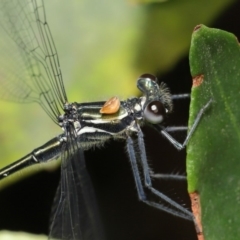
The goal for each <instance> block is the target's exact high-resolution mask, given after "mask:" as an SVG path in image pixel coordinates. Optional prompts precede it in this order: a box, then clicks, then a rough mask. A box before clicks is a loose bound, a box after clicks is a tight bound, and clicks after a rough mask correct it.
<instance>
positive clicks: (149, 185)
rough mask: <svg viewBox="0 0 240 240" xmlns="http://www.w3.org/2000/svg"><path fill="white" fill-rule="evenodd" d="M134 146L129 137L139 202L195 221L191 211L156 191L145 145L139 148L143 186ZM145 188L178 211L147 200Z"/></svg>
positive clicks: (130, 156) (128, 144) (128, 149)
mask: <svg viewBox="0 0 240 240" xmlns="http://www.w3.org/2000/svg"><path fill="white" fill-rule="evenodd" d="M139 138H140V137H138V142H139V141H141V140H139ZM133 144H134V141H133V139H132V138H131V137H130V136H128V137H127V151H128V154H129V158H130V163H131V166H132V171H133V175H134V180H135V184H136V187H137V193H138V198H139V200H140V201H142V202H144V203H146V204H148V205H150V206H152V207H155V208H157V209H160V210H163V211H165V212H168V213H170V214H173V215H175V216H178V217H182V218H185V219H188V220H193V215H192V213H191V212H190V211H188V210H187V209H185V208H184V207H182V206H181V205H179V204H177V203H176V202H175V201H173V200H172V199H170V198H168V197H167V196H166V195H164V194H163V193H161V192H159V191H158V190H156V189H154V188H153V187H152V182H151V178H150V173H149V166H148V163H147V159H146V154H145V147H144V144H143V146H138V148H139V147H140V148H139V150H140V149H141V151H140V152H141V154H140V155H141V157H140V159H139V161H140V163H141V167H142V168H143V173H144V185H143V184H142V181H141V177H140V171H139V167H138V164H137V159H136V154H135V149H134V145H133ZM141 145H142V144H141ZM142 151H143V152H142ZM144 188H147V189H149V190H150V191H151V192H152V193H153V194H154V195H155V196H157V197H159V198H160V199H161V200H162V201H165V202H166V203H168V204H171V205H172V206H173V208H176V210H174V209H173V208H169V207H167V206H164V205H163V204H160V203H156V202H153V201H149V200H147V196H146V193H145V191H144Z"/></svg>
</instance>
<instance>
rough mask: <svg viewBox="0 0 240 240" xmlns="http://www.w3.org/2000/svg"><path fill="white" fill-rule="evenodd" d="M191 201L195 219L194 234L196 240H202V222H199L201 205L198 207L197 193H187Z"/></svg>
mask: <svg viewBox="0 0 240 240" xmlns="http://www.w3.org/2000/svg"><path fill="white" fill-rule="evenodd" d="M189 196H190V200H191V207H192V212H193V215H194V217H195V224H196V232H197V237H198V240H204V236H203V231H202V221H201V205H200V196H199V194H198V193H197V192H193V193H189Z"/></svg>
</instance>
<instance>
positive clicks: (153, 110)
mask: <svg viewBox="0 0 240 240" xmlns="http://www.w3.org/2000/svg"><path fill="white" fill-rule="evenodd" d="M143 115H144V118H145V120H147V121H148V122H150V123H153V124H157V123H160V122H162V121H163V120H164V117H165V115H166V110H165V107H164V105H163V104H162V103H161V102H160V101H152V102H150V103H149V104H148V105H147V106H146V108H145V109H144V112H143Z"/></svg>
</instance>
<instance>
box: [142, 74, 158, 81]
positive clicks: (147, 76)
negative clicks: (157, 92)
mask: <svg viewBox="0 0 240 240" xmlns="http://www.w3.org/2000/svg"><path fill="white" fill-rule="evenodd" d="M139 78H149V79H151V80H152V81H155V82H158V79H157V77H155V76H154V75H152V74H150V73H144V74H142V75H141V76H140V77H139Z"/></svg>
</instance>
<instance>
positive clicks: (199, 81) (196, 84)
mask: <svg viewBox="0 0 240 240" xmlns="http://www.w3.org/2000/svg"><path fill="white" fill-rule="evenodd" d="M202 82H203V75H202V74H201V75H198V76H196V77H194V78H193V85H192V87H193V88H195V87H199V86H200V85H201V84H202Z"/></svg>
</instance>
